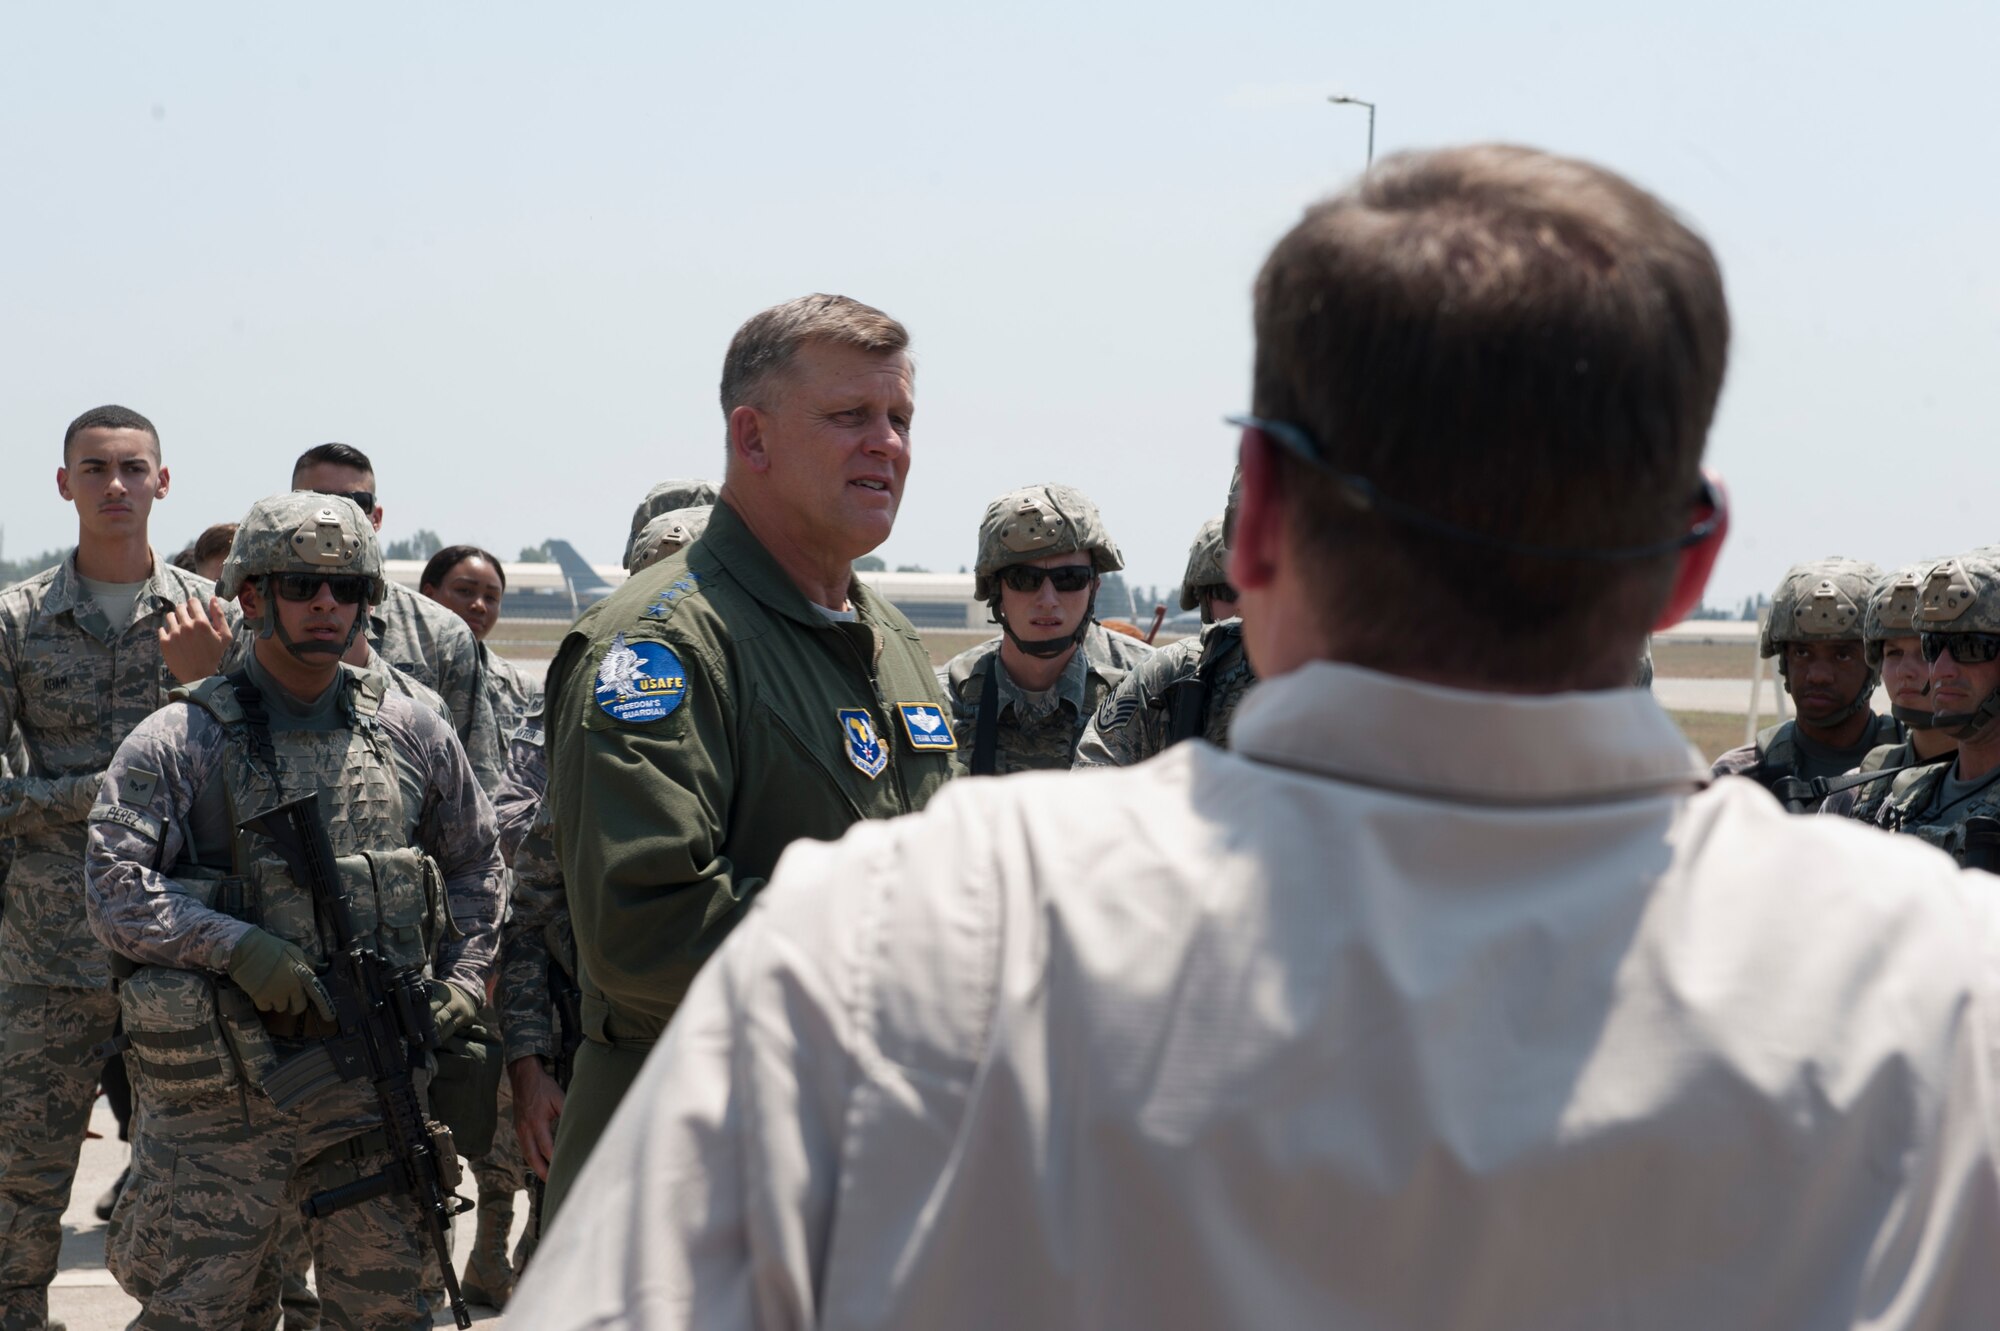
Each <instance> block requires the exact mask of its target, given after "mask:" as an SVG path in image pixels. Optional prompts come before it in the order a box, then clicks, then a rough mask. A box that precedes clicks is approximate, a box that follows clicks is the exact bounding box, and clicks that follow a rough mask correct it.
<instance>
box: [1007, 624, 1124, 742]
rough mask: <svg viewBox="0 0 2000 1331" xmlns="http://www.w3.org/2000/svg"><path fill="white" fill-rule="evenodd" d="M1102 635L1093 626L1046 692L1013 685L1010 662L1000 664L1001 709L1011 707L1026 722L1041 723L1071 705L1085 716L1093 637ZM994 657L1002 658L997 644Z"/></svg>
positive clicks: (1072, 709) (1073, 709)
mask: <svg viewBox="0 0 2000 1331" xmlns="http://www.w3.org/2000/svg"><path fill="white" fill-rule="evenodd" d="M1101 632H1103V630H1102V629H1099V628H1098V627H1097V626H1096V625H1094V624H1093V625H1091V630H1090V633H1089V634H1085V635H1084V640H1083V641H1082V642H1080V643H1078V644H1077V647H1076V650H1075V651H1074V652H1071V653H1070V657H1069V663H1068V664H1067V665H1065V666H1064V667H1063V671H1062V674H1060V675H1058V676H1056V682H1055V683H1054V684H1053V685H1051V686H1050V687H1049V689H1048V690H1047V691H1046V692H1043V693H1030V692H1028V691H1027V690H1026V689H1024V688H1022V687H1021V686H1020V685H1019V684H1017V683H1015V682H1014V676H1013V675H1012V674H1011V673H1010V672H1009V671H1008V669H1007V663H1006V662H1005V661H1004V660H1000V661H998V665H999V669H998V670H996V671H994V673H995V674H996V675H998V676H999V682H1000V699H999V701H1000V706H1001V708H1002V709H1005V708H1008V707H1012V708H1013V709H1014V715H1015V716H1017V717H1019V718H1020V719H1021V720H1023V721H1039V720H1041V719H1042V718H1043V717H1045V716H1047V715H1048V714H1049V713H1050V712H1053V711H1054V710H1055V709H1056V708H1058V707H1060V706H1062V704H1064V703H1068V704H1069V705H1070V710H1071V711H1073V712H1075V713H1076V714H1077V715H1078V716H1081V715H1083V704H1084V686H1085V682H1086V681H1087V680H1088V679H1089V677H1090V665H1091V662H1090V647H1091V641H1092V639H1091V634H1096V633H1101ZM993 654H994V656H995V657H996V658H998V657H999V655H1000V648H999V645H998V644H995V645H994V648H993Z"/></svg>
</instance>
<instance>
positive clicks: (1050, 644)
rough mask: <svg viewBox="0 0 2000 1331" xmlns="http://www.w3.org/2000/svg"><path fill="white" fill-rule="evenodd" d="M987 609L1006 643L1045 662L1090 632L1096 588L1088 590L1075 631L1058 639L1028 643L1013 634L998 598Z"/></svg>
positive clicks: (1095, 613) (1045, 639)
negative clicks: (1086, 600)
mask: <svg viewBox="0 0 2000 1331" xmlns="http://www.w3.org/2000/svg"><path fill="white" fill-rule="evenodd" d="M988 609H990V610H991V611H992V612H993V622H994V623H996V624H998V625H999V626H1000V631H1001V632H1002V633H1004V634H1006V635H1007V641H1009V642H1011V643H1013V644H1014V645H1015V646H1016V647H1018V648H1020V649H1021V650H1022V651H1024V652H1026V653H1027V654H1028V655H1029V656H1033V657H1037V658H1039V659H1041V660H1044V661H1046V660H1048V659H1049V658H1050V657H1054V656H1061V655H1062V654H1063V653H1064V652H1066V651H1068V650H1069V649H1070V648H1072V647H1074V646H1076V645H1077V644H1078V643H1080V642H1082V641H1083V635H1084V634H1086V633H1088V632H1090V626H1091V624H1092V623H1093V622H1094V621H1095V619H1096V616H1097V588H1095V587H1092V588H1091V589H1090V600H1089V602H1088V603H1086V604H1085V605H1084V607H1083V618H1082V619H1080V620H1078V621H1077V624H1076V630H1075V631H1074V632H1072V633H1068V634H1065V635H1064V636H1062V637H1060V638H1042V639H1039V640H1037V641H1035V642H1030V641H1028V640H1027V639H1026V638H1023V637H1022V636H1021V635H1020V634H1018V633H1016V632H1014V626H1013V625H1012V624H1009V623H1008V622H1007V616H1005V615H1003V614H1001V613H1000V598H999V597H998V596H995V597H994V598H993V600H992V602H991V603H990V604H989V605H988Z"/></svg>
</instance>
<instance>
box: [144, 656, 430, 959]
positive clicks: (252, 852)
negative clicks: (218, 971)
mask: <svg viewBox="0 0 2000 1331" xmlns="http://www.w3.org/2000/svg"><path fill="white" fill-rule="evenodd" d="M341 670H342V674H343V676H344V678H345V681H346V686H347V692H346V698H345V700H344V703H345V705H346V706H347V707H348V708H349V724H348V725H347V726H346V727H345V728H343V729H337V730H325V731H311V730H281V729H277V728H275V727H273V726H272V725H270V723H269V721H268V719H267V718H266V717H265V716H264V715H263V714H262V711H263V705H262V699H261V698H260V697H259V696H258V694H257V692H256V689H255V687H254V686H253V685H251V684H250V683H249V682H248V680H247V679H246V678H245V677H243V676H241V675H231V676H226V677H225V676H215V677H211V678H209V679H206V680H203V681H202V682H201V683H199V684H197V685H195V686H193V687H192V688H187V689H176V690H175V691H174V694H173V696H174V697H175V698H185V699H186V701H187V702H189V703H191V704H193V705H194V706H197V707H200V708H201V709H202V710H204V711H206V712H207V713H209V715H211V716H213V717H214V718H215V719H216V720H217V721H218V722H220V723H221V725H222V727H223V733H224V734H225V736H226V737H227V739H226V743H225V746H224V750H223V757H222V769H221V776H222V782H223V790H224V794H225V796H226V800H227V807H228V810H229V821H230V826H231V827H232V829H234V830H233V832H232V839H231V849H230V860H231V867H232V871H233V876H234V878H235V879H236V880H238V881H239V882H240V883H241V884H242V888H241V900H240V901H237V900H230V899H228V898H227V897H226V896H225V897H223V898H222V899H218V900H217V901H215V902H214V903H213V904H214V905H215V907H216V909H218V910H222V911H225V912H226V913H228V914H231V915H235V916H236V917H237V918H239V919H244V920H248V921H250V922H251V923H252V924H255V925H257V926H258V927H259V928H261V929H264V930H266V931H268V932H270V933H274V934H276V935H277V936H278V937H280V938H282V939H284V940H285V941H286V942H288V943H295V944H297V945H298V947H299V949H300V950H301V951H303V952H304V953H305V954H306V957H307V958H308V960H310V961H311V963H312V965H313V968H314V969H315V970H317V969H320V968H321V967H322V966H323V965H324V964H325V962H326V956H327V945H330V944H331V943H332V942H333V940H332V939H327V940H326V943H325V944H323V943H322V942H321V939H320V930H319V922H318V920H317V918H316V917H315V915H314V912H313V903H312V894H311V893H310V892H308V891H307V890H306V889H305V888H304V887H303V886H301V885H299V884H298V883H296V882H294V881H293V880H292V875H291V871H290V870H289V869H287V868H286V867H285V862H284V860H283V859H282V858H280V857H279V855H278V854H277V852H276V851H275V850H274V849H272V847H271V846H270V844H269V843H268V842H267V841H266V840H265V839H264V838H263V837H261V836H258V835H257V834H256V833H254V832H247V831H244V830H243V829H242V828H241V827H239V826H238V824H239V823H240V822H241V821H242V820H243V819H245V818H249V817H253V816H255V815H256V814H259V813H262V812H264V811H265V810H267V809H271V808H274V807H276V806H277V805H279V804H282V803H284V802H285V801H287V800H292V799H297V798H298V797H300V796H302V795H309V794H312V793H313V792H315V791H318V792H319V793H320V813H321V816H322V817H323V818H324V819H325V820H326V834H327V840H328V841H329V842H330V843H331V844H332V847H333V853H334V857H335V861H336V863H337V865H338V866H339V869H340V880H341V887H342V889H343V891H342V895H343V896H344V898H345V900H346V904H347V909H348V911H349V912H350V914H351V916H352V918H353V922H354V929H355V931H356V933H357V934H359V935H361V936H363V937H366V936H368V935H370V934H372V935H373V937H374V946H375V948H376V950H377V951H379V952H380V953H381V954H382V956H383V957H384V958H385V959H386V960H387V961H388V962H389V963H390V964H392V965H394V966H397V967H408V966H418V967H426V968H427V967H428V965H429V962H430V958H431V955H432V952H433V950H434V948H435V947H436V944H437V942H438V941H439V940H440V939H441V938H442V937H443V936H444V934H445V930H446V929H447V928H448V927H449V918H450V917H449V916H448V914H447V913H446V910H445V901H444V877H443V874H442V873H441V872H440V871H439V869H438V867H437V864H436V862H435V861H433V860H432V859H431V858H430V856H428V855H426V854H424V853H423V852H422V851H420V850H417V849H415V848H413V847H410V846H408V845H406V844H405V837H406V833H405V831H404V816H403V815H404V810H403V792H402V786H401V784H400V783H399V782H398V780H397V777H396V762H395V755H394V752H393V751H392V746H391V744H390V740H389V736H388V733H387V732H386V731H384V730H383V728H382V726H381V724H380V723H379V722H378V721H377V719H376V715H377V713H378V712H379V711H380V710H381V706H382V696H383V692H384V690H385V689H386V687H387V685H386V682H385V680H384V677H383V675H382V674H381V673H380V672H374V671H357V670H352V669H350V668H349V667H346V666H342V667H341Z"/></svg>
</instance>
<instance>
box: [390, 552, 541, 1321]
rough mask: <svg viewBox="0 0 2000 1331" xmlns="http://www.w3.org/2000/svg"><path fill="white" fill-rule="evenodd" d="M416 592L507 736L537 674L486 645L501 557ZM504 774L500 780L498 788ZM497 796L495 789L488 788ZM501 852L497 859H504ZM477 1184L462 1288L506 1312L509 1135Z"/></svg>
mask: <svg viewBox="0 0 2000 1331" xmlns="http://www.w3.org/2000/svg"><path fill="white" fill-rule="evenodd" d="M417 586H418V590H420V591H421V592H422V593H423V595H425V596H426V597H428V598H430V599H431V600H433V601H436V602H437V603H438V604H439V605H442V606H444V607H445V608H446V609H448V610H450V611H452V612H453V613H454V614H457V615H458V616H459V617H460V618H462V619H463V620H464V621H465V626H466V627H467V628H468V629H470V630H471V631H472V636H473V637H474V638H475V639H477V640H478V643H479V664H480V678H481V679H482V680H483V681H484V683H485V687H486V691H487V696H488V701H489V702H490V703H491V705H492V708H493V714H494V716H495V717H496V718H497V719H498V721H499V723H500V725H501V727H502V731H501V733H502V734H506V735H511V734H513V733H514V730H515V728H516V727H517V726H519V725H520V723H521V719H522V718H523V717H524V716H527V715H529V714H530V713H536V714H538V713H539V712H540V711H541V707H542V677H541V674H540V673H539V672H530V671H527V670H523V669H521V667H519V666H517V665H515V664H514V663H513V662H512V661H510V660H508V659H507V658H506V657H504V656H502V655H500V654H499V653H498V652H496V651H494V650H493V648H492V647H491V645H490V644H489V643H488V642H487V637H488V635H489V634H491V633H492V631H493V627H494V625H495V624H497V623H498V622H499V619H500V614H501V610H502V608H503V607H504V605H505V604H506V598H507V571H506V569H505V568H503V567H502V566H501V564H500V559H499V556H497V555H495V554H493V553H492V552H491V551H488V550H483V549H481V548H480V547H478V546H476V545H452V546H446V547H445V548H444V549H442V550H439V551H438V552H437V553H436V554H434V555H432V556H431V558H430V561H429V562H428V563H427V564H425V565H424V571H423V573H422V575H421V576H420V577H419V578H418V580H417ZM504 780H505V778H504V776H503V778H502V781H503V784H504ZM492 794H493V795H494V797H495V799H496V800H497V799H498V797H499V790H498V789H497V788H496V789H494V790H493V791H492ZM504 857H505V856H504V851H503V858H504ZM499 1021H500V1018H499V1015H498V1013H497V1011H496V1010H495V1009H494V1008H492V1007H491V1006H489V1007H487V1008H486V1009H484V1010H483V1011H482V1012H481V1013H480V1022H481V1024H483V1025H485V1026H487V1027H489V1028H490V1029H494V1030H497V1029H498V1028H499ZM496 1089H497V1093H496V1103H495V1114H496V1118H497V1121H498V1122H502V1123H508V1122H511V1121H512V1119H513V1112H512V1111H513V1097H512V1096H511V1095H510V1094H509V1093H508V1090H507V1087H506V1085H505V1084H504V1083H497V1086H496ZM472 1177H473V1179H474V1180H475V1181H476V1182H477V1183H478V1185H479V1186H478V1193H479V1212H478V1222H477V1227H476V1229H475V1232H474V1236H473V1240H472V1253H471V1256H470V1257H469V1258H468V1259H467V1261H466V1266H465V1275H464V1279H463V1283H462V1289H463V1292H464V1295H465V1298H466V1301H467V1302H470V1303H483V1304H485V1305H487V1306H488V1307H491V1308H505V1307H506V1306H507V1300H508V1298H509V1297H510V1296H511V1295H512V1293H513V1290H514V1271H513V1268H512V1267H511V1266H510V1264H509V1263H508V1259H507V1234H508V1231H509V1230H510V1229H511V1228H512V1226H513V1223H514V1194H515V1193H517V1192H519V1191H520V1190H521V1189H522V1188H523V1187H524V1186H525V1185H526V1183H527V1171H526V1167H525V1165H524V1163H523V1161H522V1159H521V1148H520V1145H519V1144H518V1143H517V1142H516V1141H515V1139H514V1134H513V1133H512V1132H511V1131H509V1132H496V1133H495V1134H494V1137H493V1144H492V1146H491V1147H490V1148H489V1149H488V1150H487V1151H486V1153H485V1154H484V1155H481V1156H478V1157H476V1158H474V1159H473V1161H472Z"/></svg>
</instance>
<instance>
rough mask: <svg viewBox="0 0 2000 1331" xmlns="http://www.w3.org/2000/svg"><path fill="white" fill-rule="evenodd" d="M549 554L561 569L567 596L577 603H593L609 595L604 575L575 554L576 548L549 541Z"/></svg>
mask: <svg viewBox="0 0 2000 1331" xmlns="http://www.w3.org/2000/svg"><path fill="white" fill-rule="evenodd" d="M548 550H549V554H550V555H551V556H553V557H554V559H555V561H556V565H557V566H558V567H559V568H561V569H562V573H563V580H564V581H565V582H567V583H569V594H570V595H571V596H572V597H573V598H575V599H576V600H578V601H594V600H597V599H598V598H599V597H602V596H606V595H609V594H610V592H611V584H610V583H608V582H606V581H605V580H604V575H603V574H601V573H599V572H598V571H597V570H596V569H594V568H592V567H591V566H590V561H589V560H587V559H585V558H584V557H583V556H582V555H580V554H578V553H577V550H576V547H575V546H573V545H571V544H570V543H569V542H568V541H557V540H551V541H550V542H549V543H548Z"/></svg>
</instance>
